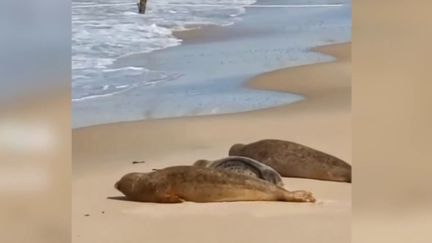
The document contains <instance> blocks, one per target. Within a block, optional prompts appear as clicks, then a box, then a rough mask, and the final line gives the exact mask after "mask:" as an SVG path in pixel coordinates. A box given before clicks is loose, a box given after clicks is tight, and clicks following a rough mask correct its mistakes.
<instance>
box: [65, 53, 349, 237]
mask: <svg viewBox="0 0 432 243" xmlns="http://www.w3.org/2000/svg"><path fill="white" fill-rule="evenodd" d="M323 48H324V51H328V49H329V48H330V49H329V51H330V52H331V53H335V54H337V53H342V54H344V53H345V54H346V56H348V55H349V49H350V44H345V45H337V46H331V47H323ZM342 56H344V55H342ZM349 74H350V60H349V58H347V59H342V58H341V59H338V60H336V61H335V62H330V63H321V64H314V65H305V66H301V67H295V68H287V69H282V70H278V71H274V72H269V73H265V74H262V75H259V76H257V77H256V78H255V79H253V80H252V81H251V82H250V85H251V86H252V87H257V86H259V87H261V88H264V89H275V88H277V89H280V90H293V89H296V90H297V91H301V92H302V93H304V94H305V95H306V96H307V97H308V98H307V99H305V100H304V101H303V102H298V103H295V104H290V105H285V106H281V107H275V108H270V109H263V110H258V111H251V112H244V113H235V114H223V115H215V116H202V117H188V118H171V119H162V120H144V121H139V122H127V123H116V124H109V125H101V126H95V127H90V128H82V129H78V130H73V132H72V146H73V151H72V152H73V182H72V193H73V197H72V200H73V202H72V204H73V210H72V225H73V232H72V239H73V241H74V242H86V243H87V242H88V243H92V242H106V243H117V242H121V241H124V240H125V237H126V238H127V240H129V241H131V242H137V241H139V240H140V241H143V240H144V241H147V242H170V241H172V239H173V238H175V239H176V241H177V242H180V243H183V242H184V243H187V242H192V241H205V242H210V243H219V242H245V239H244V234H243V233H242V232H243V231H247V232H249V233H248V237H249V238H248V239H247V242H248V243H260V242H265V241H266V240H268V238H267V237H268V236H267V234H262V230H263V229H269V230H271V232H272V239H273V240H274V242H285V241H286V235H287V233H288V234H289V235H290V239H292V240H293V241H295V242H297V243H312V242H333V243H346V242H348V241H349V240H350V238H351V229H350V222H351V184H349V183H337V182H327V181H318V180H309V179H298V178H283V181H284V184H285V185H286V186H285V187H286V188H287V189H288V190H309V191H311V192H312V193H313V194H314V196H315V197H316V198H317V199H318V202H317V203H316V204H313V205H306V204H295V203H277V202H274V203H269V202H239V203H208V204H199V203H190V202H187V203H181V204H176V205H159V204H147V203H144V204H143V203H135V202H128V201H118V200H109V199H107V197H113V196H114V197H115V196H119V195H120V194H119V192H118V191H117V190H115V189H114V187H113V184H114V182H115V181H117V180H118V179H119V178H120V177H121V176H122V175H124V174H125V173H129V172H133V171H141V172H145V171H151V170H152V169H154V168H163V167H167V166H173V165H181V164H183V165H185V164H186V165H187V164H192V163H193V162H194V161H196V160H197V159H219V158H222V157H224V156H226V155H227V153H228V149H229V147H230V146H231V145H232V144H235V143H249V142H253V141H257V140H259V139H264V138H275V139H284V140H291V141H294V142H298V143H301V144H305V145H307V146H310V147H313V148H316V149H318V150H321V151H323V152H327V153H329V154H332V155H335V156H336V157H339V158H341V159H343V160H345V161H347V162H348V163H350V164H351V117H350V100H351V99H350V76H349ZM317 82H318V83H319V84H321V85H316V84H318V83H317ZM134 160H141V161H142V160H144V161H145V163H143V164H136V165H133V164H132V163H131V162H132V161H134ZM101 211H104V212H105V214H103V215H102V214H100V212H101ZM85 214H89V215H91V216H89V217H84V216H83V215H85ZM227 222H229V223H228V224H229V225H227ZM143 226H144V228H145V230H144V231H143ZM239 227H240V228H239ZM107 228H108V229H117V230H111V231H107V230H106V229H107ZM167 229H169V230H170V232H171V233H170V234H165V233H163V232H166V230H167ZM197 229H199V230H197ZM239 229H240V230H239ZM305 229H308V231H310V232H311V234H306V235H305V234H304V233H303V232H304V230H305ZM216 236H217V237H216Z"/></svg>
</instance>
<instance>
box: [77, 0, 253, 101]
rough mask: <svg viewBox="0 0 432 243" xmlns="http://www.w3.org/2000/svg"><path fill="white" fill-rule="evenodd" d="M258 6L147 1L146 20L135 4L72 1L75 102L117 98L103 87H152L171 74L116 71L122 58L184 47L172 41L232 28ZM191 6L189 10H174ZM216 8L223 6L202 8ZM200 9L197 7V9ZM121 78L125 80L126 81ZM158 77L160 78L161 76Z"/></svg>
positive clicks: (247, 0) (235, 0)
mask: <svg viewBox="0 0 432 243" xmlns="http://www.w3.org/2000/svg"><path fill="white" fill-rule="evenodd" d="M254 2H255V0H229V1H228V0H186V1H184V0H158V2H157V3H155V2H154V1H149V3H148V9H147V12H146V14H145V15H142V14H137V6H136V5H135V3H136V2H135V1H133V0H132V1H131V0H73V1H72V70H73V77H72V82H73V85H72V87H73V90H72V96H73V101H75V102H76V101H82V100H85V99H87V98H86V97H88V98H89V99H90V98H91V99H94V98H98V97H106V95H107V94H108V93H107V92H109V91H112V93H111V95H113V94H118V93H119V92H118V91H116V90H111V89H104V87H106V86H105V85H109V84H112V85H114V86H113V87H122V86H123V84H120V85H119V84H118V79H119V78H122V79H123V80H125V81H127V83H128V84H129V85H132V86H135V85H145V84H146V83H147V82H149V83H152V84H153V83H154V79H158V80H159V81H163V79H164V78H168V77H170V78H172V74H166V73H162V72H153V73H152V74H151V75H148V74H149V70H147V69H145V68H144V67H120V68H119V67H112V65H113V64H114V63H115V61H116V60H117V59H118V58H121V57H124V56H129V55H132V54H135V53H146V52H152V51H156V50H160V49H164V48H168V47H173V46H177V45H180V44H181V40H179V39H177V38H175V37H174V36H173V35H172V32H173V31H174V30H185V29H187V28H190V27H189V26H196V25H199V24H216V25H229V24H232V23H233V22H234V21H235V20H236V18H237V16H238V15H240V14H242V13H243V12H244V8H243V7H242V6H244V5H247V4H253V3H254ZM153 3H154V4H153ZM170 4H188V5H191V6H175V5H173V6H170ZM200 4H201V5H202V4H207V5H208V4H217V5H219V6H216V7H215V6H199V5H200ZM197 6H198V7H197ZM120 74H124V75H126V76H125V77H122V76H121V75H120ZM157 75H160V76H157Z"/></svg>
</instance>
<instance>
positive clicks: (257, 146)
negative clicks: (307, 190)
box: [229, 139, 351, 182]
mask: <svg viewBox="0 0 432 243" xmlns="http://www.w3.org/2000/svg"><path fill="white" fill-rule="evenodd" d="M229 155H230V156H245V157H249V158H252V159H255V160H258V161H260V162H262V163H264V164H266V165H268V166H270V167H272V168H273V169H275V170H276V171H277V172H279V174H281V175H282V176H285V177H301V178H309V179H319V180H328V181H340V182H351V165H349V164H348V163H346V162H345V161H343V160H341V159H339V158H336V157H334V156H332V155H329V154H326V153H323V152H321V151H318V150H315V149H313V148H310V147H307V146H304V145H301V144H297V143H293V142H289V141H283V140H273V139H267V140H261V141H258V142H254V143H251V144H247V145H243V144H235V145H233V146H232V147H231V149H230V151H229Z"/></svg>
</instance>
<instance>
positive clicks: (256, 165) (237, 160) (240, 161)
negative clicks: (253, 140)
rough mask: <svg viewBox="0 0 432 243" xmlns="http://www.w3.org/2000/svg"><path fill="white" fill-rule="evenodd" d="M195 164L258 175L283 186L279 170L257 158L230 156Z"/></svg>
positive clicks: (200, 161)
mask: <svg viewBox="0 0 432 243" xmlns="http://www.w3.org/2000/svg"><path fill="white" fill-rule="evenodd" d="M194 165H195V166H203V167H208V168H213V169H218V170H229V171H232V172H235V173H238V174H243V175H248V176H253V177H257V178H260V179H262V180H266V181H268V182H270V183H273V184H275V185H278V186H281V187H283V182H282V178H281V175H280V174H279V173H278V172H277V171H275V170H274V169H273V168H271V167H270V166H268V165H265V164H263V163H261V162H259V161H257V160H254V159H251V158H247V157H243V156H230V157H226V158H223V159H219V160H215V161H210V160H198V161H196V162H195V163H194Z"/></svg>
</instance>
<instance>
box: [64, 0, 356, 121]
mask: <svg viewBox="0 0 432 243" xmlns="http://www.w3.org/2000/svg"><path fill="white" fill-rule="evenodd" d="M112 1H113V0H112ZM122 1H123V0H122ZM194 1H200V2H204V3H212V2H215V1H213V0H206V1H201V0H194ZM92 2H95V1H92ZM116 2H117V1H116ZM217 2H219V3H221V1H217ZM241 2H242V3H252V1H249V0H246V1H244V0H241ZM278 2H281V1H273V0H263V1H260V2H259V3H258V4H278ZM339 2H340V1H339ZM104 3H107V1H104ZM183 3H184V1H183ZM230 3H231V6H224V7H221V8H215V7H202V8H198V9H194V8H193V7H191V6H188V7H182V8H180V7H174V8H171V9H169V8H165V7H164V8H162V6H161V8H160V9H158V8H157V7H156V6H155V7H152V6H151V4H150V5H149V12H148V14H146V15H145V16H142V15H138V14H136V13H135V12H136V6H134V5H128V6H126V5H122V6H111V7H110V8H108V10H107V9H104V11H102V10H101V9H100V8H98V9H99V10H96V9H93V10H89V9H91V8H76V9H73V11H74V14H73V82H72V87H73V92H72V93H73V94H72V96H73V97H72V98H73V126H74V127H82V126H88V125H94V124H101V123H110V122H118V121H131V120H139V119H151V118H164V117H179V116H194V115H207V114H219V113H231V112H239V111H248V110H255V109H260V108H266V107H272V106H277V105H283V104H288V103H291V102H295V101H298V100H301V99H302V97H301V96H299V95H293V94H287V93H277V92H265V91H257V90H250V89H246V88H243V85H244V83H245V81H246V80H248V79H250V78H252V77H253V76H255V75H257V74H259V73H262V72H267V71H271V70H275V69H279V68H283V67H290V66H297V65H302V64H309V63H317V62H324V61H331V60H332V57H328V56H325V55H321V54H318V53H313V52H309V51H308V49H310V48H312V47H315V46H318V45H324V44H330V43H339V42H346V41H350V40H351V5H350V2H348V1H345V5H343V6H339V7H317V8H249V9H248V10H247V13H246V14H242V13H243V12H244V8H241V7H238V5H237V6H236V7H233V6H232V5H233V3H235V2H230ZM292 3H299V1H283V4H284V5H286V4H292ZM301 3H302V4H305V1H302V2H301ZM307 3H335V1H307ZM85 4H86V5H89V4H94V3H89V2H86V3H83V2H80V3H79V4H77V3H76V2H74V5H73V6H74V7H81V6H84V5H85ZM83 9H87V10H85V11H84V10H83ZM83 11H84V12H83ZM86 11H87V12H86ZM209 23H212V24H217V25H225V26H226V27H224V31H223V32H224V35H225V36H226V37H227V38H222V40H221V41H218V42H211V43H194V44H189V45H181V46H180V47H175V48H168V49H166V48H167V47H172V46H177V45H180V44H181V40H178V39H176V38H175V37H173V36H172V31H173V30H175V29H182V28H184V27H185V26H187V25H189V24H209ZM233 23H234V24H233Z"/></svg>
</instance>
